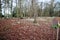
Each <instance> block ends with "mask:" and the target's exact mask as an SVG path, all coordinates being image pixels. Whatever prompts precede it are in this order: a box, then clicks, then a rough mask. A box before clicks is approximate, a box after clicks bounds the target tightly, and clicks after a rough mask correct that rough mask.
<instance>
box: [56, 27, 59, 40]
mask: <svg viewBox="0 0 60 40" xmlns="http://www.w3.org/2000/svg"><path fill="white" fill-rule="evenodd" d="M58 39H59V27H58V28H57V38H56V40H58Z"/></svg>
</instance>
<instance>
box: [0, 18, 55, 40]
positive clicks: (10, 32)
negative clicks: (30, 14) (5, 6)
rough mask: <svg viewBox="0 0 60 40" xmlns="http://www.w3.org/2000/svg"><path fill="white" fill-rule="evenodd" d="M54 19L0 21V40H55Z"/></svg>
mask: <svg viewBox="0 0 60 40" xmlns="http://www.w3.org/2000/svg"><path fill="white" fill-rule="evenodd" d="M53 19H54V17H52V18H51V17H46V18H45V17H40V18H37V23H33V21H34V19H33V18H31V19H29V18H28V19H18V18H13V19H0V40H56V29H54V28H52V21H53Z"/></svg>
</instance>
